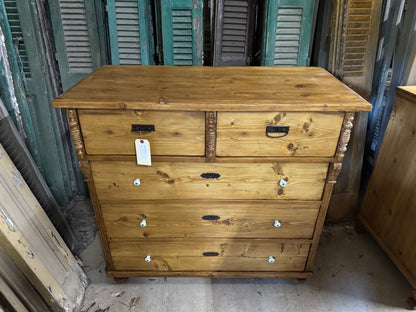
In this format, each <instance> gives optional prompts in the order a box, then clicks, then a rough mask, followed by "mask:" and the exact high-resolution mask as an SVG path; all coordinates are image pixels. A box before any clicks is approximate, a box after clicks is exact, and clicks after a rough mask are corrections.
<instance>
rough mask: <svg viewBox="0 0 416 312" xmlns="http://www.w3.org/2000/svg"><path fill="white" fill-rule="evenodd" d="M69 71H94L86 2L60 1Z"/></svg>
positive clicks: (78, 0) (80, 0)
mask: <svg viewBox="0 0 416 312" xmlns="http://www.w3.org/2000/svg"><path fill="white" fill-rule="evenodd" d="M59 5H60V9H61V19H62V26H63V31H64V37H65V38H64V39H65V46H66V51H67V56H68V64H69V70H70V72H72V73H89V72H91V71H92V70H93V65H92V56H91V48H90V40H89V34H88V26H87V17H86V11H85V3H84V0H59Z"/></svg>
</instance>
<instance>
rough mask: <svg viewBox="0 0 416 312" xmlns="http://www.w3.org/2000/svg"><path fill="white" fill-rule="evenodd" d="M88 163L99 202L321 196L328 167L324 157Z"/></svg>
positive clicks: (309, 197)
mask: <svg viewBox="0 0 416 312" xmlns="http://www.w3.org/2000/svg"><path fill="white" fill-rule="evenodd" d="M91 167H92V172H93V176H94V182H95V187H96V190H97V194H98V198H99V199H100V201H101V202H102V203H105V202H112V203H114V202H120V200H133V201H139V200H146V199H217V200H221V199H298V200H320V199H321V196H322V191H323V188H324V182H325V179H326V175H327V170H328V164H327V163H255V164H253V163H211V164H210V163H179V162H176V163H172V162H156V163H153V164H152V166H151V167H148V166H137V165H136V164H134V163H132V162H117V161H91ZM135 181H136V185H135V183H134V182H135ZM139 184H140V185H139Z"/></svg>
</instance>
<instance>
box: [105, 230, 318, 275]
mask: <svg viewBox="0 0 416 312" xmlns="http://www.w3.org/2000/svg"><path fill="white" fill-rule="evenodd" d="M110 245H111V250H112V251H113V259H114V266H115V268H116V269H117V270H144V271H151V270H157V271H210V270H212V271H303V270H304V268H305V261H306V258H307V256H308V253H309V246H310V244H309V243H308V242H307V241H305V242H297V241H296V240H294V241H282V240H274V239H232V238H229V239H215V238H214V239H212V238H194V239H192V238H190V239H174V240H170V239H159V240H156V239H148V240H143V241H136V242H128V241H112V242H111V243H110ZM204 253H205V255H206V256H204V255H203V254H204ZM217 254H218V255H217ZM215 255H217V256H215ZM242 255H243V256H242ZM147 256H150V259H151V261H150V262H146V261H145V258H146V257H147ZM269 257H273V258H274V263H269Z"/></svg>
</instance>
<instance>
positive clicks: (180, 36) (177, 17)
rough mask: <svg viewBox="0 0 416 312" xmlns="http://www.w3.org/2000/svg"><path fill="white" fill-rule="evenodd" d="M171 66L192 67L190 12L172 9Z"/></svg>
mask: <svg viewBox="0 0 416 312" xmlns="http://www.w3.org/2000/svg"><path fill="white" fill-rule="evenodd" d="M172 40H173V65H192V58H193V54H192V11H191V10H184V9H172Z"/></svg>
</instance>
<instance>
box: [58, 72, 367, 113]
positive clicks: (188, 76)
mask: <svg viewBox="0 0 416 312" xmlns="http://www.w3.org/2000/svg"><path fill="white" fill-rule="evenodd" d="M52 105H53V106H54V107H61V108H67V107H71V108H94V109H151V110H188V111H192V110H197V111H236V110H238V111H281V110H289V111H290V110H296V111H303V110H306V111H315V110H318V111H349V110H353V111H361V110H366V111H369V110H371V105H370V104H369V103H368V102H367V101H365V100H364V99H362V98H361V97H360V96H358V95H357V94H356V93H355V92H354V91H352V90H351V89H349V88H348V87H347V86H345V85H344V84H343V83H341V82H340V81H339V80H338V79H336V78H335V77H334V76H332V75H331V74H330V73H328V72H327V71H325V70H324V69H322V68H318V67H252V66H247V67H232V68H231V67H208V66H204V67H199V66H195V67H182V66H132V65H130V66H123V65H106V66H103V67H101V68H99V69H98V70H96V71H95V72H94V73H92V74H91V75H89V76H88V77H87V78H85V79H84V80H82V81H81V82H79V83H78V84H77V85H75V86H74V87H73V88H71V89H70V90H68V91H67V92H65V94H63V95H61V96H60V97H59V98H57V99H56V100H54V101H53V103H52Z"/></svg>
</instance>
